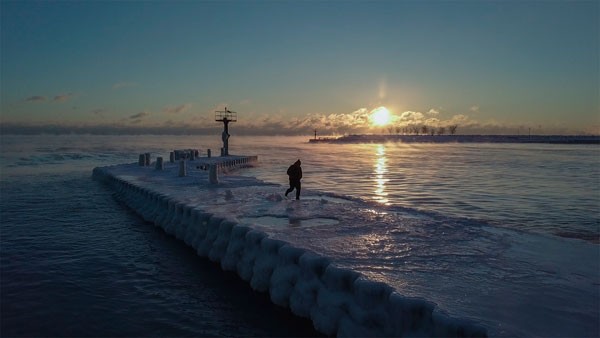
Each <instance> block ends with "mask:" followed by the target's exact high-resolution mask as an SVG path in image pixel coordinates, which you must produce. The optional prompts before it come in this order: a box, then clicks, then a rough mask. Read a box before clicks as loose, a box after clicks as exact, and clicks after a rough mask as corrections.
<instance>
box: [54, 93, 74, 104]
mask: <svg viewBox="0 0 600 338" xmlns="http://www.w3.org/2000/svg"><path fill="white" fill-rule="evenodd" d="M72 97H73V94H72V93H68V94H60V95H56V96H55V97H54V99H53V100H52V101H54V102H66V101H68V100H69V99H70V98H72Z"/></svg>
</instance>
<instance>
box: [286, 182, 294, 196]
mask: <svg viewBox="0 0 600 338" xmlns="http://www.w3.org/2000/svg"><path fill="white" fill-rule="evenodd" d="M293 190H294V182H292V181H290V188H289V189H288V190H286V191H285V197H287V195H288V194H289V193H291V192H292V191H293Z"/></svg>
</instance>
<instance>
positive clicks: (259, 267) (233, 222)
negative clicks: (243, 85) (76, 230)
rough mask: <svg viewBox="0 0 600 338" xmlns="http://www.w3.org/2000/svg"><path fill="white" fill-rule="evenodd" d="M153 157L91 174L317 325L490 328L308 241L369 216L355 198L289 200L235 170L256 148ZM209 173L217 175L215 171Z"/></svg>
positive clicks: (417, 331)
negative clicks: (244, 153)
mask: <svg viewBox="0 0 600 338" xmlns="http://www.w3.org/2000/svg"><path fill="white" fill-rule="evenodd" d="M159 161H160V160H158V159H157V161H155V162H151V161H146V157H145V156H144V161H143V163H142V161H141V156H140V162H139V163H132V164H123V165H116V166H108V167H98V168H95V169H94V171H93V176H94V178H95V179H98V180H100V181H102V182H104V183H106V184H107V185H108V186H109V187H110V188H111V189H112V190H114V191H115V193H116V194H115V195H116V197H117V198H118V199H119V200H120V201H122V202H123V203H124V204H125V205H127V206H128V207H130V208H131V209H133V210H134V211H135V212H136V213H137V214H139V215H140V216H141V217H142V218H143V219H144V220H146V221H147V222H149V223H152V224H154V225H155V226H158V227H161V228H162V229H164V231H165V232H167V233H169V234H171V235H173V236H175V237H176V238H178V239H180V240H182V241H184V242H185V243H186V244H187V245H189V246H191V247H193V248H194V249H195V250H196V251H197V253H198V255H199V256H201V257H206V258H208V259H210V260H211V261H213V262H216V263H219V264H220V265H221V267H222V269H223V270H226V271H234V272H236V273H237V274H238V275H239V277H240V278H242V279H243V280H245V281H247V282H248V283H249V284H250V285H251V286H252V288H253V289H255V290H256V291H258V292H265V293H268V294H269V296H270V298H271V300H272V302H273V303H275V304H277V305H280V306H283V307H287V308H289V309H290V310H291V311H292V312H293V313H294V314H296V315H298V316H301V317H307V318H310V319H311V320H312V322H313V325H314V327H315V328H316V329H317V330H319V331H320V332H322V333H324V334H327V335H337V336H361V337H364V336H386V337H392V336H396V337H400V336H435V337H440V336H455V337H473V336H486V335H487V331H486V329H485V328H484V327H482V326H481V325H478V324H475V323H473V322H471V321H467V320H461V319H456V318H452V317H450V316H448V315H446V314H444V313H442V312H441V311H439V310H438V309H437V307H436V306H435V304H433V303H431V302H428V301H426V300H424V299H420V298H411V297H406V296H403V295H401V294H400V293H399V292H398V291H397V290H396V289H394V288H393V287H392V286H390V285H389V284H387V283H384V282H381V281H376V280H374V279H372V278H369V277H367V276H365V275H364V274H362V273H360V272H358V271H356V270H355V269H352V268H350V267H349V266H344V265H343V264H340V263H339V261H338V259H337V258H336V257H330V256H328V254H327V250H320V249H319V246H318V245H303V243H307V242H311V240H310V236H311V233H312V232H311V229H315V228H327V229H335V228H337V227H338V225H340V224H343V223H348V222H369V217H372V216H370V215H371V214H369V213H366V212H363V211H364V210H362V209H361V207H360V206H358V205H356V204H357V202H355V201H351V200H345V199H340V198H335V197H332V196H325V195H322V194H315V193H314V192H308V193H306V192H303V196H302V198H303V199H302V200H300V201H295V200H287V199H285V198H284V197H283V196H282V195H283V192H284V191H285V187H282V186H280V185H275V184H270V183H266V182H262V181H259V180H257V179H256V178H253V177H246V176H240V175H235V174H236V171H235V169H237V168H239V167H243V166H245V165H250V164H252V163H253V162H255V161H257V158H256V157H253V156H223V157H211V158H208V157H201V158H194V159H193V160H192V159H189V160H177V161H174V162H171V161H162V163H161V165H158V164H159V163H158V162H159ZM182 170H183V172H184V173H183V174H182ZM215 171H216V172H215ZM214 174H216V175H217V176H218V180H216V181H215V180H213V179H211V175H214ZM363 224H364V223H363ZM331 231H332V235H331V236H328V238H326V240H327V241H328V242H327V243H329V244H330V245H336V246H340V245H348V242H347V241H346V239H347V237H343V236H342V235H340V234H336V233H335V231H334V230H331ZM346 236H348V235H346ZM323 240H324V239H320V241H319V240H317V241H312V242H313V244H314V243H317V244H318V243H320V244H322V243H324V242H323ZM344 243H346V244H344ZM373 264H376V263H373Z"/></svg>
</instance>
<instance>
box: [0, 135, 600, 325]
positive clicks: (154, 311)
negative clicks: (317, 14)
mask: <svg viewBox="0 0 600 338" xmlns="http://www.w3.org/2000/svg"><path fill="white" fill-rule="evenodd" d="M306 141H307V138H304V137H302V138H289V137H281V138H273V137H235V135H234V136H232V138H231V140H230V147H231V148H230V152H231V153H233V154H240V155H258V156H259V164H258V166H256V167H254V168H250V169H244V170H241V171H238V172H236V174H243V175H251V176H257V177H258V178H260V179H263V180H265V181H269V182H274V183H279V184H282V193H283V192H284V191H285V188H286V185H287V176H286V174H285V170H286V169H287V167H288V166H289V165H290V164H291V163H293V162H294V161H295V160H296V159H298V158H300V159H301V160H302V164H303V170H304V179H303V183H302V184H303V186H302V187H303V190H304V192H303V195H308V194H309V193H310V190H313V191H317V190H318V191H323V192H328V193H334V194H336V195H338V196H340V197H344V198H347V197H350V198H355V199H361V200H365V201H367V202H368V203H371V204H372V205H373V206H374V207H377V208H382V210H387V211H389V212H390V214H389V215H388V216H385V217H392V216H390V215H394V212H395V211H401V214H402V215H410V216H411V217H414V218H415V220H418V219H419V218H426V219H431V220H433V221H428V222H427V223H423V224H426V225H427V226H429V227H431V229H423V232H421V231H420V230H419V229H417V230H414V229H413V230H410V231H409V232H401V231H399V232H397V233H396V232H394V231H389V229H386V228H385V227H383V226H382V227H380V228H378V229H374V230H373V232H372V233H364V234H360V236H361V238H362V239H364V242H365V243H371V244H370V245H372V247H365V250H366V251H365V253H366V254H365V256H364V257H362V258H361V257H358V258H357V259H356V260H355V261H354V262H353V264H354V263H356V261H360V260H361V259H364V264H365V266H367V267H369V266H370V267H378V269H383V270H386V269H388V270H394V271H398V273H399V276H401V278H402V280H399V281H397V282H396V283H397V284H396V285H395V286H396V287H397V288H398V287H400V285H402V283H404V285H405V286H406V290H400V291H405V293H406V294H410V293H411V292H417V291H418V292H422V293H421V295H426V296H428V297H434V299H430V300H432V301H435V302H437V303H438V304H440V305H441V306H442V307H443V308H445V309H450V310H451V311H450V312H451V313H452V314H459V315H465V314H466V315H467V316H468V314H469V311H465V312H461V311H460V310H456V309H460V308H465V309H478V308H481V305H480V304H468V303H464V304H460V300H459V301H457V295H459V294H460V293H461V292H465V293H467V292H474V290H473V289H477V291H476V292H480V293H481V294H482V295H485V294H486V292H490V291H489V290H488V289H486V288H488V287H491V286H489V285H487V284H486V283H489V281H490V280H491V279H490V277H489V276H490V275H492V276H494V277H493V278H498V279H499V280H500V279H503V278H504V279H507V280H514V283H515V284H516V283H520V284H519V285H521V286H520V287H517V288H516V289H511V288H506V289H501V287H500V286H497V287H496V289H501V290H500V291H501V292H500V293H499V294H505V295H506V296H507V297H508V295H511V294H512V295H515V296H517V295H518V296H519V297H523V299H528V300H529V301H531V302H535V301H536V300H539V299H540V298H539V297H546V296H541V295H536V294H535V292H534V290H536V289H539V288H538V286H536V285H541V284H545V285H546V287H545V288H543V289H540V290H553V292H556V294H555V295H554V296H552V297H549V298H544V299H546V300H547V301H544V302H539V303H538V304H533V305H532V309H535V308H536V307H540V308H543V307H548V306H553V307H554V306H558V307H560V304H563V303H565V301H569V302H572V303H574V304H575V305H573V306H575V308H574V310H572V311H582V309H589V312H587V313H583V312H582V313H581V315H580V317H578V316H577V315H575V316H573V318H586V321H587V323H584V324H577V323H576V320H575V322H574V323H573V324H572V325H573V326H577V325H578V326H579V327H581V331H578V332H579V333H581V332H583V333H587V334H588V335H589V334H593V333H598V325H597V324H598V323H597V320H596V322H594V319H593V318H596V319H597V317H598V316H597V314H598V304H599V300H598V287H597V285H596V286H595V287H594V286H593V285H585V286H582V287H583V288H585V289H586V290H588V291H589V292H588V293H587V294H586V296H579V297H578V296H573V298H570V297H571V296H569V295H566V294H564V293H563V294H561V293H560V292H561V285H562V284H563V283H569V285H576V284H577V285H579V284H580V285H584V284H586V283H588V279H587V278H588V277H590V274H591V277H594V272H593V271H596V276H598V273H597V272H598V271H599V268H600V266H599V263H598V255H596V256H593V255H590V254H589V253H590V252H596V253H598V249H597V248H598V246H597V244H594V243H597V242H598V235H599V233H600V213H599V210H600V209H599V208H600V189H598V188H599V187H600V156H599V155H600V148H599V147H598V146H597V145H547V144H394V143H390V144H354V145H349V144H348V145H343V144H339V145H338V144H336V145H331V144H308V143H306ZM219 147H220V142H219V137H218V135H212V136H200V137H196V136H91V135H84V136H81V135H59V136H54V135H41V136H10V135H4V136H2V139H1V151H0V173H1V179H0V183H1V187H0V188H1V189H0V197H1V199H2V203H1V208H2V209H1V224H2V227H1V235H2V236H1V240H2V243H1V244H2V245H1V246H0V250H1V253H2V255H1V256H0V258H1V260H2V261H1V268H2V271H1V272H2V275H1V276H2V290H1V291H2V293H1V294H2V302H1V303H2V311H1V312H2V332H4V333H10V334H11V335H13V334H14V335H65V334H70V335H86V334H89V333H90V332H98V333H99V334H100V335H128V336H130V335H143V336H146V335H154V336H156V335H182V336H186V335H187V336H197V335H221V334H223V335H250V336H264V335H279V336H281V335H285V334H286V333H285V332H288V331H286V330H287V328H288V327H290V326H289V325H292V327H293V328H294V329H293V330H292V331H291V332H292V333H293V332H296V333H298V332H303V333H305V334H304V335H312V334H314V332H313V331H311V330H310V324H307V323H306V322H293V320H292V319H290V318H289V317H288V316H286V314H285V313H283V312H279V311H278V309H276V308H274V307H272V308H270V310H268V311H271V312H268V315H267V316H279V317H277V318H279V320H278V321H274V320H271V319H264V318H262V316H260V315H256V311H255V309H256V307H260V308H261V309H263V308H267V307H268V304H269V303H268V301H267V300H266V299H264V298H260V297H258V298H254V300H250V301H249V302H246V299H247V298H248V297H253V296H252V295H253V293H252V292H251V291H250V290H249V289H245V285H244V284H243V283H241V282H239V281H238V280H237V277H235V276H227V275H226V276H225V277H223V274H222V273H221V272H220V270H219V269H218V268H216V267H214V266H212V265H211V264H209V263H206V262H205V261H204V260H203V259H200V258H198V257H197V256H196V255H195V253H194V252H193V251H191V250H189V249H188V248H187V247H186V246H185V245H184V244H183V243H180V242H179V241H176V240H175V239H173V238H171V237H169V236H168V235H165V234H164V233H163V232H162V231H160V230H157V229H156V228H154V227H153V226H151V225H149V224H144V223H143V222H142V221H141V220H140V219H139V218H138V217H137V216H136V215H135V214H133V213H131V212H130V211H129V210H127V209H125V208H123V207H122V206H121V205H119V204H118V203H116V202H115V201H114V200H113V199H112V197H111V192H110V191H108V190H107V189H106V188H104V187H103V186H102V185H101V184H99V183H97V182H94V181H92V180H91V170H92V169H93V167H95V166H105V165H112V164H121V163H132V162H137V157H138V154H139V153H143V152H150V153H152V158H153V159H154V158H156V156H163V157H165V158H168V154H169V151H172V150H173V149H182V148H199V149H201V152H203V153H205V151H206V149H207V148H210V149H212V152H213V154H215V153H218V149H219ZM373 217H374V219H375V217H376V216H373ZM377 217H379V216H377ZM377 220H378V221H377V222H379V223H377V222H374V224H382V223H381V222H384V221H385V218H380V217H379V218H377ZM415 224H421V223H419V222H418V221H415ZM479 227H484V228H485V229H486V230H485V231H480V230H479V229H480V228H479ZM311 231H316V232H318V229H312V230H311ZM506 231H509V232H512V231H516V232H517V233H523V234H524V235H525V236H520V237H515V236H514V235H512V233H511V234H509V233H508V232H506ZM427 234H428V235H427ZM425 235H427V236H429V237H427V236H425ZM406 236H409V237H408V238H407V237H406ZM423 236H424V237H423ZM432 236H433V237H432ZM481 236H483V237H484V238H483V239H482V238H481ZM488 237H489V238H488ZM567 237H568V238H567ZM498 238H500V239H502V240H501V241H497V239H498ZM548 239H550V240H548ZM477 241H479V242H480V243H481V242H482V243H485V244H484V246H483V247H479V248H478V247H477V246H473V245H472V243H474V242H477ZM440 242H441V243H445V244H444V245H442V246H440V247H438V246H437V245H434V243H438V244H439V243H440ZM517 242H519V243H517ZM548 243H553V245H555V246H553V247H561V248H566V249H565V250H568V252H569V253H570V254H569V255H567V256H561V255H562V254H561V253H559V252H558V253H557V252H555V253H551V252H548V253H546V250H547V249H548V247H547V245H548ZM377 245H396V246H402V245H405V246H406V247H407V250H408V249H411V246H412V250H413V251H412V252H411V251H407V252H406V255H405V256H403V257H399V258H398V260H399V259H402V262H403V264H402V265H397V264H391V265H390V264H389V263H390V262H394V261H398V260H388V261H385V260H382V261H381V262H373V261H372V257H371V256H369V255H368V252H369V250H375V249H376V248H377ZM469 245H471V246H469ZM415 248H416V249H415ZM440 248H443V249H442V250H441V251H440ZM523 248H527V250H530V251H528V252H522V250H523ZM590 248H591V249H590ZM328 250H331V251H332V254H335V253H336V250H337V249H336V248H328ZM494 251H498V252H504V253H506V255H505V256H503V257H501V259H502V260H501V261H494V259H496V258H495V257H493V252H494ZM482 252H483V253H484V255H485V260H486V261H485V262H484V263H485V264H483V263H482V264H480V265H479V264H477V267H471V268H469V265H473V264H472V258H468V257H469V255H470V256H471V257H477V255H481V254H482ZM565 252H566V251H565ZM417 253H419V255H418V256H416V254H417ZM423 253H426V254H423ZM528 255H530V256H531V257H534V259H535V260H538V261H539V260H543V261H542V262H541V263H540V264H541V265H545V264H546V260H547V264H546V265H548V266H553V265H554V263H556V262H560V264H562V265H561V266H564V265H567V264H570V263H569V260H570V259H573V257H575V258H581V259H579V262H580V268H579V269H575V270H577V271H575V270H573V271H571V270H569V271H568V273H567V272H565V271H562V270H552V269H554V268H548V271H541V270H531V271H530V272H528V273H527V274H526V275H524V274H523V275H519V274H520V273H522V272H523V271H528V269H529V268H528V264H529V263H528V262H527V260H525V259H522V258H523V257H529V256H528ZM465 257H467V258H465ZM511 257H512V258H511ZM507 258H511V259H507ZM461 269H462V270H461ZM486 269H489V270H486ZM467 271H468V273H467ZM377 275H378V271H377V269H373V271H372V276H377ZM563 275H568V276H566V277H565V276H563ZM578 276H579V277H578ZM581 276H585V278H584V277H581ZM452 278H455V279H456V280H460V281H463V282H461V283H462V285H459V286H458V287H457V286H456V284H453V282H452V280H451V279H452ZM592 279H593V278H592ZM596 280H597V278H596ZM419 283H421V284H423V285H426V284H431V285H432V289H435V288H437V289H438V290H437V291H435V290H434V291H435V292H437V293H434V291H430V290H427V289H426V288H422V289H419ZM445 285H452V286H453V290H450V289H449V290H445V291H440V290H443V288H444V286H445ZM507 285H508V284H507ZM548 285H550V286H548ZM434 286H435V287H434ZM562 289H567V290H569V292H571V291H570V290H571V289H569V288H564V287H563V288H562ZM415 290H416V291H415ZM574 290H575V289H574ZM115 295H117V296H115ZM585 297H587V299H584V298H585ZM238 298H240V299H241V298H243V300H242V301H240V300H239V299H238ZM496 301H500V300H499V299H497V300H496ZM261 311H262V310H261ZM265 311H267V310H265ZM482 311H484V310H482ZM564 311H567V312H568V311H569V310H564ZM562 312H563V310H561V311H559V310H552V313H556V316H559V315H560V316H562V314H561V313H562ZM132 313H136V314H137V315H135V316H131V314H132ZM571 316H572V315H571ZM290 321H291V322H290ZM277 322H281V323H283V324H282V325H279V324H277ZM31 323H35V324H34V325H32V324H31ZM515 325H516V326H517V327H518V324H515ZM540 325H541V324H540ZM307 326H308V327H307ZM303 330H306V331H303ZM540 330H541V329H540ZM495 332H503V331H501V330H498V331H495ZM508 332H509V333H510V332H513V333H514V332H515V331H508ZM538 332H546V333H548V332H552V331H551V329H546V331H544V330H541V331H538ZM292 333H290V334H292Z"/></svg>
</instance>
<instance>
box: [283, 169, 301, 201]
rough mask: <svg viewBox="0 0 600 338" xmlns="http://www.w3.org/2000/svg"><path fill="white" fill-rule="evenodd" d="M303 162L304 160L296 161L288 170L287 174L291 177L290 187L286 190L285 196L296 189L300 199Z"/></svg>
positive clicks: (297, 196) (297, 197)
mask: <svg viewBox="0 0 600 338" xmlns="http://www.w3.org/2000/svg"><path fill="white" fill-rule="evenodd" d="M301 164H302V162H300V160H298V161H296V162H294V164H292V165H291V166H290V167H289V168H288V170H287V174H288V176H289V177H290V188H289V189H288V190H286V191H285V197H287V195H288V194H289V193H291V192H292V191H294V189H296V199H297V200H299V199H300V188H301V185H300V179H301V178H302V167H300V165H301Z"/></svg>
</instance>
